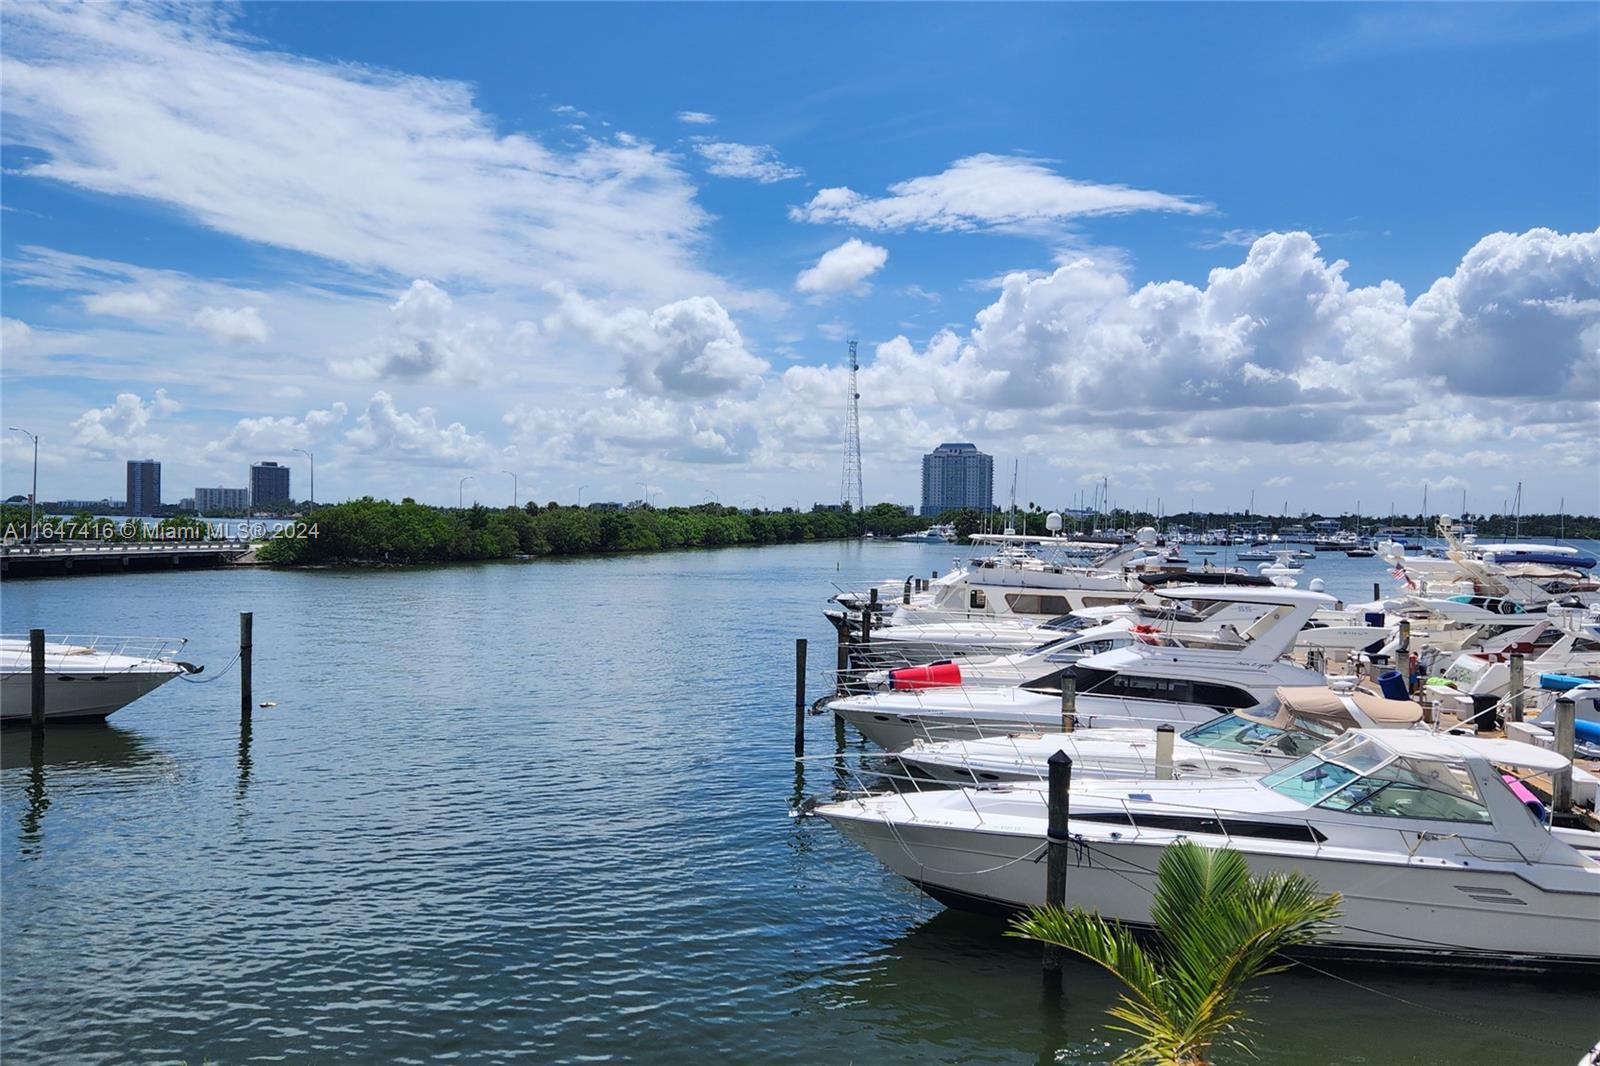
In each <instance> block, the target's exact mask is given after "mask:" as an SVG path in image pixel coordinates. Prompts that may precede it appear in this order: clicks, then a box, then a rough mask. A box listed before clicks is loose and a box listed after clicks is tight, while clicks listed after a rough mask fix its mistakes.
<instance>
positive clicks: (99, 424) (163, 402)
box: [72, 389, 182, 459]
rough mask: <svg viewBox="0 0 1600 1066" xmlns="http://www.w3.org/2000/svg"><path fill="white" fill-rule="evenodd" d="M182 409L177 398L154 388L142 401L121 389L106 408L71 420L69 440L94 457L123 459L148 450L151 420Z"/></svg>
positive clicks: (153, 439)
mask: <svg viewBox="0 0 1600 1066" xmlns="http://www.w3.org/2000/svg"><path fill="white" fill-rule="evenodd" d="M181 409H182V406H181V405H180V404H179V403H178V401H176V400H174V399H172V397H170V396H168V395H167V390H166V389H157V390H156V393H155V396H154V397H153V398H152V399H151V400H150V401H149V402H148V403H146V402H145V401H144V399H143V398H142V397H140V396H139V394H138V393H135V392H121V393H118V394H117V398H116V401H115V402H113V403H112V404H110V405H109V406H107V407H97V408H94V409H93V410H89V411H85V412H83V414H81V415H79V416H78V419H77V421H75V422H73V424H72V429H73V442H74V443H75V444H77V445H79V446H80V447H82V448H83V449H85V450H86V451H88V452H89V453H90V454H91V455H94V456H95V457H97V458H102V459H104V458H116V457H119V456H120V457H123V458H127V457H129V456H130V455H131V454H133V453H137V452H146V451H149V450H151V448H152V446H153V445H154V444H155V443H156V442H157V438H156V437H155V436H153V435H152V434H151V433H150V432H149V430H150V423H151V421H152V420H155V419H158V418H165V417H167V416H169V415H172V414H175V413H176V412H178V411H179V410H181Z"/></svg>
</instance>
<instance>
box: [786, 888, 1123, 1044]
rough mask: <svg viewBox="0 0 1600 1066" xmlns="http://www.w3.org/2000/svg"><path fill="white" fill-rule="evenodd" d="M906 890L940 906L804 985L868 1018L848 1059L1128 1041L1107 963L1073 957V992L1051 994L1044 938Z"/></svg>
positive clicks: (825, 1005) (822, 1003)
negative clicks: (1112, 1026)
mask: <svg viewBox="0 0 1600 1066" xmlns="http://www.w3.org/2000/svg"><path fill="white" fill-rule="evenodd" d="M890 891H895V892H899V891H900V890H899V889H898V887H896V888H892V889H890ZM905 897H906V903H907V906H908V907H910V908H922V909H924V910H931V911H932V912H931V913H929V914H928V916H927V917H926V918H924V919H923V920H921V921H919V922H917V924H916V925H915V926H914V927H912V928H911V929H908V930H907V931H906V932H905V933H904V934H902V935H901V936H899V937H896V938H894V939H892V940H888V941H886V942H884V943H883V944H881V945H880V946H879V947H878V948H876V949H875V950H874V951H872V953H871V954H869V955H867V956H865V957H862V958H858V959H854V960H852V961H850V962H846V963H842V964H840V965H838V966H835V967H831V968H829V969H826V970H824V971H822V972H820V973H817V974H814V975H812V982H811V983H813V984H814V985H815V986H816V987H815V988H813V989H811V990H809V991H808V992H807V993H805V994H806V995H807V997H808V998H810V999H812V1000H813V1001H814V1006H815V1007H817V1008H820V1009H823V1010H829V1011H838V1010H841V1009H848V1011H849V1012H850V1014H851V1015H852V1016H853V1017H855V1018H858V1019H861V1020H862V1022H863V1023H864V1024H863V1029H862V1032H861V1033H860V1034H859V1040H860V1041H866V1042H867V1043H868V1044H869V1046H868V1047H865V1048H863V1047H862V1046H860V1043H859V1042H858V1043H857V1044H856V1046H854V1047H853V1048H852V1049H848V1050H847V1051H846V1050H842V1051H841V1058H845V1057H850V1056H853V1057H854V1058H855V1060H856V1061H858V1062H869V1061H886V1062H887V1061H912V1060H913V1059H922V1060H933V1061H965V1060H977V1061H986V1062H1027V1061H1037V1062H1040V1063H1103V1062H1109V1061H1110V1060H1111V1059H1112V1058H1113V1057H1114V1055H1115V1053H1116V1051H1118V1050H1120V1049H1121V1048H1122V1047H1123V1045H1124V1041H1123V1040H1122V1039H1121V1038H1119V1037H1118V1035H1117V1034H1115V1033H1110V1032H1108V1031H1107V1029H1106V1025H1105V1023H1106V1022H1107V1021H1108V1019H1107V1018H1106V1016H1105V1015H1104V1013H1102V1012H1103V1010H1104V1008H1105V1007H1106V1006H1107V1005H1109V1004H1110V1003H1111V1001H1112V1000H1113V999H1114V998H1115V996H1116V986H1115V984H1114V983H1113V982H1112V980H1111V979H1110V978H1109V977H1108V976H1106V975H1105V974H1104V973H1103V972H1101V971H1100V969H1099V968H1098V967H1095V966H1093V965H1090V964H1088V963H1084V962H1081V961H1078V960H1076V959H1072V958H1068V959H1066V960H1065V962H1064V971H1065V982H1064V983H1065V987H1066V989H1067V994H1066V995H1065V996H1050V995H1047V994H1046V992H1045V988H1044V984H1043V981H1042V980H1041V976H1040V963H1039V957H1040V948H1039V946H1038V945H1037V944H1033V943H1030V942H1027V941H1023V940H1018V939H1015V938H1011V937H1007V936H1004V935H1003V934H1004V932H1005V928H1006V925H1005V923H1004V922H1003V921H1001V920H1000V919H997V918H993V917H988V916H984V915H974V914H968V913H964V912H960V911H952V910H937V909H936V908H937V905H936V904H933V903H931V901H928V900H926V899H922V900H919V899H918V897H917V896H915V895H912V894H910V893H905Z"/></svg>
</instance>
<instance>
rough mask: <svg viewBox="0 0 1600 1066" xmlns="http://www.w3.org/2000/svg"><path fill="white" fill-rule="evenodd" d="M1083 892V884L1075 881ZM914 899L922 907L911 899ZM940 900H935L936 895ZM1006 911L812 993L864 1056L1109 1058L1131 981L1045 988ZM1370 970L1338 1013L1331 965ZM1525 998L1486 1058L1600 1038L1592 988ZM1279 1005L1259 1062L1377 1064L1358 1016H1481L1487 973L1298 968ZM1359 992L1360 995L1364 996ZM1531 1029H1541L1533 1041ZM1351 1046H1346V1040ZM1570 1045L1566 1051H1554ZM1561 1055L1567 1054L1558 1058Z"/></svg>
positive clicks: (962, 922) (1423, 1038)
mask: <svg viewBox="0 0 1600 1066" xmlns="http://www.w3.org/2000/svg"><path fill="white" fill-rule="evenodd" d="M1068 893H1069V897H1070V893H1071V885H1070V883H1069V885H1068ZM907 903H908V906H912V907H915V906H921V905H924V904H919V903H918V902H917V900H916V897H915V896H912V895H909V894H908V895H907ZM925 905H927V906H932V904H931V903H928V904H925ZM1006 928H1007V926H1006V922H1005V921H1004V920H1003V919H1001V918H997V917H993V916H987V915H981V914H971V913H966V912H961V911H952V910H941V911H938V912H937V913H933V914H931V915H930V916H929V917H927V918H926V919H924V920H922V921H920V922H918V923H917V924H916V925H915V926H914V927H913V928H911V929H908V930H907V931H906V932H905V933H904V934H903V935H901V936H899V937H896V938H894V939H892V940H888V941H885V942H884V943H882V944H881V945H880V946H879V947H878V948H876V949H875V950H874V951H872V953H871V954H869V955H867V956H865V957H863V958H860V959H856V960H853V961H851V962H847V963H843V964H841V965H839V966H836V967H832V968H830V969H827V970H824V971H822V972H820V973H817V974H815V975H813V976H814V982H813V983H815V984H816V985H818V986H819V987H816V988H815V989H814V990H811V991H808V992H807V993H806V995H807V997H808V998H810V999H812V1000H813V1001H814V1005H815V1006H816V1007H819V1008H822V1009H829V1010H839V1009H841V1008H848V1009H849V1010H850V1011H851V1013H852V1014H853V1015H854V1016H856V1017H858V1018H862V1019H865V1020H866V1023H867V1027H866V1028H865V1030H864V1032H863V1033H862V1034H860V1037H861V1039H862V1040H865V1041H869V1042H875V1043H876V1044H877V1046H876V1047H875V1048H873V1049H872V1051H871V1053H869V1054H861V1050H862V1049H861V1047H860V1045H859V1043H858V1044H857V1045H856V1046H855V1048H854V1053H855V1054H856V1055H857V1061H873V1060H884V1061H888V1060H898V1059H902V1058H909V1057H910V1053H915V1054H916V1055H917V1057H919V1058H928V1059H937V1060H940V1061H946V1060H949V1061H953V1060H956V1059H962V1058H968V1057H972V1058H981V1059H982V1060H983V1061H1007V1062H1010V1061H1029V1060H1032V1061H1036V1062H1039V1063H1066V1064H1078V1063H1083V1064H1089V1063H1095V1064H1100V1063H1107V1062H1110V1061H1112V1060H1113V1059H1114V1058H1116V1057H1117V1055H1119V1054H1120V1053H1121V1052H1122V1051H1124V1050H1125V1049H1126V1048H1127V1047H1128V1045H1129V1038H1128V1037H1126V1036H1124V1035H1123V1034H1121V1033H1117V1032H1114V1031H1112V1030H1111V1029H1109V1028H1108V1025H1110V1024H1115V1022H1114V1021H1113V1020H1112V1019H1110V1018H1109V1017H1108V1016H1107V1015H1106V1014H1105V1013H1104V1011H1105V1009H1106V1008H1107V1007H1109V1006H1111V1005H1112V1004H1113V1003H1115V1002H1116V999H1117V996H1118V994H1119V992H1120V990H1121V986H1120V985H1119V984H1117V983H1116V982H1115V981H1114V980H1112V979H1111V978H1110V977H1109V976H1108V975H1107V974H1105V973H1104V972H1103V971H1101V970H1100V969H1099V967H1097V966H1094V965H1092V964H1090V963H1087V962H1084V961H1082V960H1079V959H1075V958H1073V957H1072V956H1068V957H1067V958H1066V959H1065V960H1063V969H1064V972H1063V982H1062V984H1063V988H1064V994H1063V995H1062V996H1061V997H1060V999H1059V1000H1057V999H1056V998H1055V997H1053V996H1052V995H1049V994H1047V993H1046V992H1045V990H1044V982H1043V980H1042V976H1041V966H1040V955H1041V946H1040V945H1038V944H1036V943H1033V942H1031V941H1025V940H1019V939H1016V938H1012V937H1007V936H1005V935H1004V934H1005V931H1006ZM1330 970H1331V972H1334V973H1349V974H1351V975H1353V976H1356V977H1358V979H1359V981H1360V986H1359V987H1361V988H1363V989H1365V991H1364V992H1363V996H1364V997H1365V999H1366V1001H1367V1010H1368V1011H1370V1014H1369V1015H1364V1014H1363V1013H1362V1012H1361V1011H1359V1010H1350V1009H1346V1010H1344V1011H1338V1012H1330V1011H1329V1010H1328V988H1329V980H1328V978H1327V976H1326V975H1327V973H1328V972H1330ZM1495 980H1496V981H1497V982H1502V981H1503V982H1504V983H1505V986H1506V987H1507V988H1509V989H1511V990H1512V991H1513V993H1514V994H1515V995H1517V996H1518V997H1521V998H1519V1002H1524V1001H1525V1002H1527V1003H1528V1004H1537V1006H1533V1007H1529V1008H1527V1009H1525V1010H1519V1017H1517V1018H1516V1019H1514V1020H1512V1019H1507V1024H1506V1025H1505V1026H1504V1027H1487V1026H1485V1027H1482V1029H1481V1032H1480V1030H1479V1028H1478V1027H1477V1026H1474V1027H1473V1032H1474V1039H1475V1040H1479V1041H1481V1043H1480V1044H1479V1046H1480V1047H1481V1048H1482V1050H1483V1058H1482V1059H1481V1060H1480V1061H1484V1062H1490V1061H1496V1060H1498V1061H1504V1062H1528V1061H1533V1059H1534V1057H1536V1055H1537V1051H1539V1050H1544V1049H1547V1048H1551V1047H1557V1048H1565V1047H1575V1048H1582V1047H1585V1046H1587V1045H1588V1044H1589V1043H1592V1041H1593V1033H1592V1032H1591V1031H1590V1029H1591V1028H1592V1021H1591V1019H1592V1013H1593V1010H1592V1008H1593V998H1592V986H1587V985H1584V984H1583V983H1582V982H1560V981H1552V980H1550V979H1549V977H1548V976H1537V975H1518V974H1503V975H1497V976H1496V978H1495ZM1257 990H1258V991H1259V992H1260V994H1261V996H1262V998H1263V999H1265V1000H1267V1001H1270V1004H1271V1006H1270V1009H1266V1008H1256V1009H1253V1010H1252V1011H1251V1017H1252V1021H1251V1036H1250V1037H1249V1038H1248V1039H1249V1042H1250V1044H1251V1046H1252V1048H1253V1049H1254V1051H1255V1052H1256V1057H1257V1059H1258V1061H1261V1062H1271V1063H1274V1064H1286V1066H1328V1064H1346V1066H1355V1064H1357V1063H1370V1062H1371V1061H1372V1059H1371V1056H1370V1052H1367V1051H1364V1050H1363V1049H1362V1048H1361V1047H1360V1046H1359V1044H1358V1043H1353V1042H1351V1041H1350V1040H1349V1033H1348V1029H1349V1026H1350V1024H1351V1017H1352V1015H1355V1016H1357V1017H1363V1016H1365V1017H1381V1016H1383V1015H1384V1014H1385V1013H1386V1012H1387V1011H1389V1010H1391V1009H1393V1008H1394V1006H1395V1002H1396V1000H1403V1001H1407V1002H1409V1003H1411V1004H1413V1005H1414V1007H1415V1010H1414V1015H1415V1017H1417V1018H1418V1019H1424V1018H1434V1019H1436V1020H1438V1021H1440V1022H1441V1023H1443V1024H1448V1025H1454V1024H1461V1023H1462V1019H1463V1018H1464V1017H1465V1016H1467V1015H1470V1014H1471V1013H1472V1010H1471V1008H1470V1007H1468V1008H1463V1006H1462V1005H1463V1004H1470V1003H1472V1002H1473V1000H1474V997H1477V996H1481V995H1482V990H1483V983H1482V981H1481V979H1480V980H1476V981H1475V980H1473V979H1472V978H1471V977H1470V976H1467V975H1465V974H1461V973H1450V972H1444V971H1428V970H1408V971H1405V972H1403V973H1401V974H1398V975H1389V974H1385V973H1383V972H1374V970H1373V969H1372V968H1371V967H1365V968H1359V969H1351V968H1345V967H1340V966H1339V965H1337V964H1321V963H1319V964H1317V967H1316V968H1311V967H1309V966H1306V965H1296V966H1293V967H1292V968H1291V969H1289V970H1288V971H1287V972H1285V973H1281V974H1276V975H1274V976H1272V977H1269V978H1267V979H1266V980H1264V981H1262V982H1260V984H1259V985H1258V986H1257ZM1355 1002H1358V1003H1359V1002H1361V1001H1360V1000H1358V1001H1355ZM1019 1022H1021V1023H1022V1024H1019ZM1529 1034H1538V1036H1536V1037H1533V1036H1530V1035H1529ZM1436 1039H1437V1034H1436V1033H1432V1032H1431V1030H1430V1027H1429V1026H1427V1025H1416V1026H1409V1027H1405V1028H1404V1029H1403V1030H1402V1029H1398V1028H1397V1029H1396V1030H1395V1031H1393V1032H1391V1033H1390V1034H1389V1035H1388V1036H1387V1037H1386V1040H1388V1041H1389V1042H1390V1047H1389V1051H1390V1053H1391V1054H1390V1057H1388V1058H1387V1059H1386V1060H1385V1061H1390V1062H1432V1061H1441V1060H1440V1059H1439V1058H1438V1049H1437V1043H1436ZM1341 1049H1343V1050H1341ZM1555 1055H1556V1056H1559V1055H1560V1052H1559V1051H1556V1052H1555ZM1550 1061H1560V1060H1559V1058H1558V1057H1552V1058H1551V1059H1550Z"/></svg>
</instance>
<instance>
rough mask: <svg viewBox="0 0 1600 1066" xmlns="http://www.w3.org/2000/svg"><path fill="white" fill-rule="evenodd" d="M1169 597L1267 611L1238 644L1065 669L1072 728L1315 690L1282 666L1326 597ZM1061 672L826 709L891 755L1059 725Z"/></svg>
mask: <svg viewBox="0 0 1600 1066" xmlns="http://www.w3.org/2000/svg"><path fill="white" fill-rule="evenodd" d="M1160 595H1163V596H1167V597H1170V598H1172V599H1174V600H1182V601H1189V602H1196V601H1199V602H1204V601H1208V600H1226V601H1230V602H1245V603H1253V604H1257V605H1260V606H1262V607H1263V608H1264V609H1265V613H1264V614H1263V615H1262V616H1261V617H1260V618H1258V619H1256V620H1255V621H1254V622H1252V623H1251V624H1250V625H1249V627H1248V628H1246V629H1244V630H1243V631H1241V632H1240V633H1239V644H1240V645H1241V646H1239V647H1233V648H1202V647H1170V646H1166V645H1164V644H1160V643H1143V642H1135V643H1134V644H1131V645H1129V646H1128V647H1125V648H1121V649H1118V650H1115V651H1110V652H1106V653H1104V654H1100V655H1094V656H1090V657H1088V658H1086V659H1082V660H1080V661H1078V662H1077V663H1076V664H1075V665H1073V666H1072V667H1071V671H1072V676H1073V679H1074V681H1075V685H1076V702H1075V710H1074V712H1073V713H1074V716H1075V719H1076V722H1077V725H1078V727H1080V728H1088V729H1093V728H1106V727H1116V726H1145V727H1154V726H1158V725H1162V724H1164V723H1171V724H1173V725H1179V724H1193V723H1198V722H1204V721H1209V720H1210V719H1212V718H1214V717H1216V716H1217V715H1218V714H1224V713H1227V712H1228V711H1232V710H1236V709H1241V708H1256V707H1260V708H1262V709H1264V710H1270V709H1271V708H1272V707H1273V706H1275V700H1276V697H1275V696H1274V691H1275V690H1276V689H1277V688H1278V687H1279V686H1284V685H1287V686H1297V685H1317V684H1321V683H1322V681H1323V677H1322V675H1321V674H1319V673H1317V672H1315V671H1312V670H1309V669H1306V668H1304V667H1300V666H1296V665H1295V664H1293V663H1290V662H1286V661H1282V657H1283V656H1284V655H1285V654H1286V653H1287V652H1288V651H1289V649H1290V648H1292V647H1293V646H1294V643H1295V639H1296V637H1297V635H1298V634H1299V632H1300V630H1301V628H1302V627H1303V626H1304V625H1305V623H1306V622H1307V621H1308V620H1309V619H1310V618H1311V616H1312V615H1313V614H1314V613H1315V612H1316V611H1317V610H1318V609H1319V608H1321V607H1324V606H1328V605H1331V604H1332V603H1333V602H1334V599H1333V597H1332V596H1327V595H1324V594H1322V593H1317V592H1309V591H1305V590H1301V589H1281V588H1226V587H1200V586H1187V587H1183V586H1180V587H1177V588H1172V589H1165V590H1162V592H1161V593H1160ZM1061 688H1062V684H1061V675H1060V673H1059V672H1058V673H1056V674H1055V675H1054V676H1050V677H1045V678H1041V679H1040V680H1038V681H1036V682H1034V683H1032V684H1029V685H1026V686H1022V687H1009V688H980V687H968V686H964V685H963V686H957V687H935V688H925V689H917V690H912V691H892V692H874V693H868V694H864V695H858V696H848V697H843V698H840V699H837V700H833V701H831V702H830V703H829V704H828V706H829V708H830V709H832V710H833V711H834V713H836V714H838V715H839V716H840V717H842V718H843V719H844V720H845V721H846V722H848V723H850V724H851V725H854V726H855V727H856V728H857V729H859V730H860V731H861V733H862V734H863V735H865V736H866V737H867V738H868V739H870V740H872V741H873V742H874V743H876V744H878V745H880V746H882V747H884V748H886V749H888V750H890V751H897V750H899V749H901V748H904V747H905V746H906V745H908V744H910V743H911V742H912V741H914V740H917V739H919V738H920V739H926V740H950V739H963V738H977V737H983V736H996V735H1003V734H1005V733H1015V732H1035V731H1041V730H1050V729H1056V728H1059V727H1060V725H1061V721H1062V713H1063V712H1062V706H1061V700H1062V696H1061Z"/></svg>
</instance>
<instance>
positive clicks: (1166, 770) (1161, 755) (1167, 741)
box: [1156, 722, 1176, 781]
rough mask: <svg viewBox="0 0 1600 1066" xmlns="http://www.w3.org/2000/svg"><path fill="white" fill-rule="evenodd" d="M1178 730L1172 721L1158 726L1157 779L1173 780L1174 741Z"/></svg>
mask: <svg viewBox="0 0 1600 1066" xmlns="http://www.w3.org/2000/svg"><path fill="white" fill-rule="evenodd" d="M1175 735H1176V731H1175V730H1174V729H1173V728H1172V725H1171V723H1169V722H1163V723H1161V724H1160V725H1158V726H1156V780H1157V781H1171V780H1172V742H1173V740H1174V738H1175Z"/></svg>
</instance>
